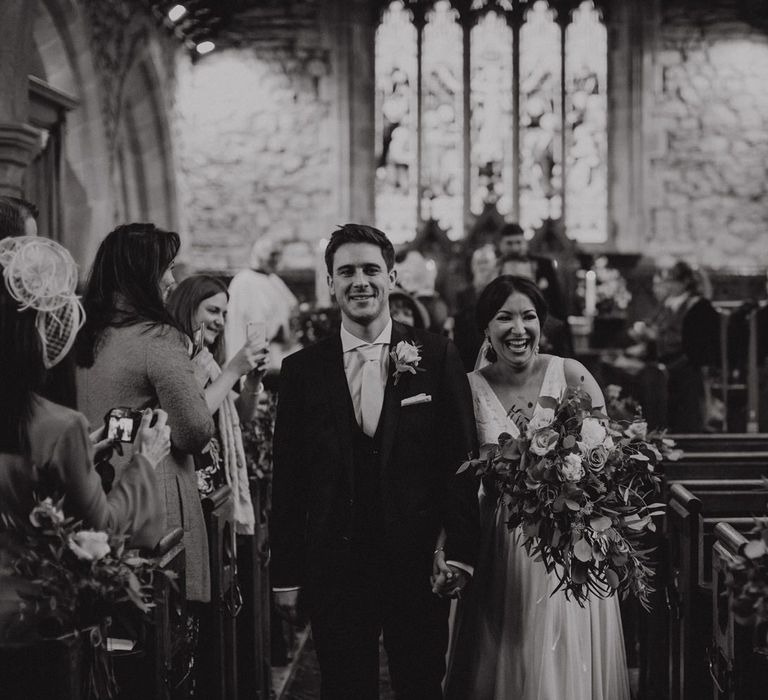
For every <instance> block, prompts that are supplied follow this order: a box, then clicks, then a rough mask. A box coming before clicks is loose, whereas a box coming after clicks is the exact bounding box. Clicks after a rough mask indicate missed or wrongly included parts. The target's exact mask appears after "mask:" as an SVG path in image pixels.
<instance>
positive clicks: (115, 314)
mask: <svg viewBox="0 0 768 700" xmlns="http://www.w3.org/2000/svg"><path fill="white" fill-rule="evenodd" d="M180 245H181V242H180V240H179V234H177V233H176V232H175V231H165V230H163V229H161V228H157V227H156V226H155V225H154V224H124V225H122V226H118V227H117V228H116V229H115V230H114V231H112V232H111V233H109V234H108V235H107V237H106V238H105V239H104V240H103V241H102V242H101V245H100V246H99V250H98V251H97V253H96V259H95V260H94V261H93V265H92V266H91V272H90V275H89V276H88V283H87V285H86V288H85V294H84V296H83V307H84V308H85V314H86V322H85V325H84V326H83V328H82V330H81V331H80V333H79V335H78V337H77V346H76V347H77V364H78V366H80V367H90V366H92V365H93V361H94V358H95V353H96V346H97V344H98V342H99V340H100V338H101V335H102V333H103V332H104V330H105V329H107V328H109V327H122V326H132V325H135V324H137V323H144V322H147V321H149V322H150V323H151V324H152V325H155V326H157V325H163V324H166V325H169V326H172V327H174V328H177V329H178V330H181V329H180V328H179V325H178V324H177V323H176V321H175V320H174V318H173V316H171V314H169V313H168V310H167V309H166V308H165V304H164V303H163V297H162V294H161V292H160V279H161V278H162V276H163V273H164V272H165V271H166V269H167V268H168V266H169V265H170V264H171V263H172V262H173V260H174V258H175V257H176V254H177V253H178V252H179V247H180Z"/></svg>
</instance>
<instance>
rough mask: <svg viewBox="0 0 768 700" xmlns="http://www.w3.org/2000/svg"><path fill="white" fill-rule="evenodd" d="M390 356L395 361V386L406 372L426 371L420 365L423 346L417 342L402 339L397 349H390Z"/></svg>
mask: <svg viewBox="0 0 768 700" xmlns="http://www.w3.org/2000/svg"><path fill="white" fill-rule="evenodd" d="M389 356H390V357H391V358H392V362H394V363H395V372H394V374H393V375H392V376H393V377H394V378H395V386H397V382H398V380H399V379H400V376H401V375H403V374H405V373H406V372H408V373H410V374H416V372H423V371H424V370H423V369H422V368H421V367H419V362H421V348H420V347H419V346H418V345H416V344H415V343H409V342H408V341H407V340H401V341H400V342H399V343H398V344H397V345H396V346H395V349H394V350H391V351H390V353H389Z"/></svg>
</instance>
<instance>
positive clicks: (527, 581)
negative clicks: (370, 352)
mask: <svg viewBox="0 0 768 700" xmlns="http://www.w3.org/2000/svg"><path fill="white" fill-rule="evenodd" d="M476 313H477V321H478V325H479V327H480V328H482V329H483V332H484V333H485V337H486V343H485V348H486V351H485V359H486V360H487V363H486V364H485V366H482V367H481V368H480V369H477V370H475V371H474V372H471V373H470V374H469V380H470V386H471V388H472V396H473V399H474V409H475V420H476V422H477V432H478V438H479V441H480V444H481V445H487V444H489V443H496V442H497V441H498V436H499V434H500V433H502V432H508V433H510V434H512V435H515V434H517V432H518V431H517V427H516V426H515V424H514V423H513V422H512V420H510V419H509V418H508V413H509V411H510V410H511V409H512V408H516V409H520V410H522V411H523V412H524V413H525V414H526V415H528V416H529V417H531V416H534V415H537V414H538V415H540V414H541V412H542V411H544V410H550V411H551V410H552V409H545V408H544V407H543V406H542V401H541V400H540V399H541V397H553V398H555V399H559V398H560V397H561V395H562V394H563V392H564V391H565V389H566V388H567V387H568V386H577V385H581V386H582V387H583V388H584V389H585V390H586V391H587V392H589V394H590V396H591V397H592V405H593V406H595V407H598V406H600V407H601V406H604V405H605V401H604V399H603V395H602V392H601V391H600V387H599V386H598V385H597V382H596V381H595V380H594V378H593V377H592V376H591V375H590V374H589V372H587V370H586V369H585V368H584V366H583V365H582V364H581V363H580V362H577V361H576V360H571V359H564V358H562V357H556V356H554V355H542V354H539V351H538V346H539V339H540V337H541V326H542V325H543V323H544V321H545V320H546V316H547V307H546V302H545V301H544V298H543V297H542V295H541V293H540V292H539V290H538V288H537V287H536V285H535V284H534V283H533V282H531V281H530V280H527V279H525V278H522V277H514V276H511V275H504V276H501V277H498V278H497V279H495V280H494V281H493V282H491V283H490V284H489V285H488V286H487V287H486V288H485V289H484V290H483V292H482V294H481V295H480V298H479V300H478V303H477V312H476ZM480 509H481V514H482V524H483V537H482V544H481V551H480V554H479V557H478V564H477V566H476V569H475V574H474V577H473V581H472V584H471V587H470V588H468V589H467V593H468V596H467V597H466V598H465V600H463V601H462V602H461V605H460V607H459V614H458V617H457V621H456V627H455V629H454V638H453V644H452V648H451V660H450V663H449V668H448V674H447V676H446V687H445V697H446V698H447V699H451V700H467V699H468V698H472V700H507V699H508V698H514V699H515V700H629V683H628V677H627V668H626V658H625V651H624V639H623V635H622V628H621V617H620V615H619V601H618V599H617V598H616V596H613V597H611V598H608V599H601V598H594V597H593V598H591V599H590V600H589V601H588V602H586V603H585V604H584V607H582V606H580V605H579V603H577V602H576V601H575V600H573V599H567V598H566V597H565V595H564V593H563V592H562V591H558V592H556V593H554V595H551V594H552V593H553V591H554V590H555V588H556V586H557V582H558V581H557V577H556V575H555V574H554V573H552V574H548V573H547V571H546V569H545V567H544V564H543V563H541V562H540V561H534V560H533V559H532V558H531V557H529V556H528V554H527V553H526V551H525V549H524V548H523V539H522V535H521V533H520V531H519V529H517V530H514V531H512V532H510V531H509V530H508V528H507V525H506V519H507V513H506V512H505V510H506V509H505V507H504V505H503V504H502V503H500V502H499V500H498V494H497V493H493V492H492V487H486V486H485V485H483V486H481V488H480ZM449 572H450V569H449V568H448V567H447V566H446V564H445V560H444V556H443V552H442V551H441V549H440V547H438V549H437V551H436V552H435V561H434V575H435V581H436V582H437V583H436V588H437V589H440V584H441V582H443V584H444V586H443V588H442V591H443V592H445V593H447V594H449V595H450V594H451V591H450V590H449V589H450V584H449V583H448V585H445V584H446V582H449V581H450V579H451V577H450V576H449V575H448V574H449Z"/></svg>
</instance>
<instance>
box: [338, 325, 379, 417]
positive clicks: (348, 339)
mask: <svg viewBox="0 0 768 700" xmlns="http://www.w3.org/2000/svg"><path fill="white" fill-rule="evenodd" d="M391 341H392V319H391V318H390V319H389V321H387V325H386V326H384V330H383V331H382V332H381V333H379V336H378V338H376V340H374V341H373V342H372V343H369V342H368V341H367V340H361V339H360V338H358V337H357V336H354V335H352V333H350V332H349V331H348V330H347V329H346V328H344V326H343V325H342V327H341V351H342V353H343V354H344V374H345V375H346V376H347V385H348V386H349V395H350V396H351V397H352V405H353V406H354V407H355V419H356V420H357V424H358V425H362V414H361V410H360V392H361V389H362V386H363V365H365V358H364V357H363V354H362V353H361V352H359V348H361V347H364V346H366V345H375V346H377V347H378V348H379V352H380V353H381V362H380V364H379V366H380V368H381V388H382V392H381V393H382V396H383V395H384V388H385V387H386V385H387V372H388V371H389V346H390V343H391Z"/></svg>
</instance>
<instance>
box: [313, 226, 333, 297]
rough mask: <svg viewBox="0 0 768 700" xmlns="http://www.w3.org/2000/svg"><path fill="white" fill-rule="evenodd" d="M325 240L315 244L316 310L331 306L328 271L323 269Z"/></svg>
mask: <svg viewBox="0 0 768 700" xmlns="http://www.w3.org/2000/svg"><path fill="white" fill-rule="evenodd" d="M327 245H328V239H327V238H321V239H320V240H319V241H318V242H317V255H316V256H315V306H316V307H317V308H318V309H322V308H328V307H329V306H331V292H330V290H329V289H328V271H327V270H326V268H325V247H326V246H327Z"/></svg>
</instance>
